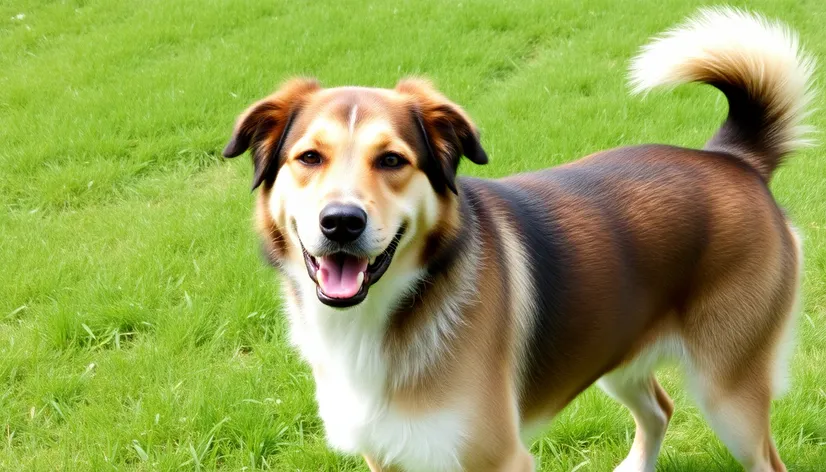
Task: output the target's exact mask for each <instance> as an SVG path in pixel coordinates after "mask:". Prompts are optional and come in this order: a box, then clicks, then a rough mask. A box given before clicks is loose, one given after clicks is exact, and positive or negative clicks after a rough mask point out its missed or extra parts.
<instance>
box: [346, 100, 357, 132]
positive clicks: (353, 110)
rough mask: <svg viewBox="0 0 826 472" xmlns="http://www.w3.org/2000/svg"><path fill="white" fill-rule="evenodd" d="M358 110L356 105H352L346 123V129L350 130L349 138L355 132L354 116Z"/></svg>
mask: <svg viewBox="0 0 826 472" xmlns="http://www.w3.org/2000/svg"><path fill="white" fill-rule="evenodd" d="M358 110H359V106H358V105H353V108H351V109H350V119H349V120H348V123H347V129H349V130H350V136H352V135H353V134H355V132H356V116H357V113H358Z"/></svg>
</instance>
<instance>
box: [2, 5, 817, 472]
mask: <svg viewBox="0 0 826 472" xmlns="http://www.w3.org/2000/svg"><path fill="white" fill-rule="evenodd" d="M14 3H15V4H14V5H10V4H9V3H8V2H5V3H2V4H0V70H1V71H2V73H0V204H2V207H3V208H2V211H0V427H1V428H2V431H0V470H35V471H39V470H44V471H45V470H77V471H86V470H136V471H138V470H215V469H222V470H240V469H242V468H246V470H252V469H269V470H276V471H288V470H305V471H319V470H325V471H327V470H347V471H355V470H359V471H364V470H366V467H365V466H364V465H363V464H362V462H361V460H360V459H359V458H351V457H343V456H340V455H337V454H335V453H332V452H330V451H328V449H327V448H326V447H325V444H324V440H323V437H322V425H321V423H320V421H319V420H318V418H317V416H316V410H315V408H316V407H315V403H314V400H313V384H312V380H311V377H310V376H309V374H308V370H307V368H306V367H305V366H304V365H303V364H302V363H301V361H300V360H299V359H298V357H297V355H296V354H295V353H294V352H293V351H292V350H291V349H290V348H289V347H288V345H287V342H286V340H285V321H284V319H283V317H282V315H281V313H280V310H279V306H278V299H277V290H276V288H277V277H276V275H275V274H274V273H273V271H272V270H270V269H268V268H267V267H265V264H264V263H263V262H262V261H261V260H260V259H259V257H258V247H257V241H256V239H255V236H254V235H253V232H252V229H251V214H252V210H251V206H252V205H251V204H252V201H253V196H252V195H250V193H249V191H248V188H249V181H250V175H251V166H250V164H249V162H248V159H247V158H242V159H236V160H234V161H223V160H222V159H221V158H220V157H219V156H220V150H221V148H222V145H223V144H224V142H225V140H226V139H227V137H228V133H229V131H230V129H231V127H232V124H233V121H234V119H235V116H236V115H237V114H238V113H239V112H240V111H241V110H242V109H243V108H244V107H245V106H246V105H247V104H248V103H250V102H251V101H253V100H255V99H257V98H259V97H261V96H263V95H265V94H267V93H269V92H270V91H271V90H272V89H273V88H274V87H275V86H276V85H277V84H278V83H279V82H281V81H282V80H283V79H285V78H286V77H289V76H292V75H297V74H302V75H312V76H317V77H319V78H320V79H321V80H322V82H323V83H325V84H327V85H343V84H360V85H370V86H387V87H390V86H392V85H394V83H395V82H396V80H397V79H398V78H400V77H402V76H406V75H411V74H415V75H418V74H423V75H427V76H429V77H431V78H432V79H434V80H435V82H436V83H437V84H438V85H439V86H440V88H441V89H442V90H444V91H445V92H446V93H447V94H448V95H449V96H450V97H452V98H454V99H455V100H457V101H458V102H460V103H462V104H463V105H465V106H466V108H467V109H468V111H469V112H470V113H471V114H472V116H474V117H475V119H476V121H477V122H478V124H479V125H480V127H481V129H482V130H483V135H484V138H483V141H484V144H485V145H486V148H487V150H488V151H489V154H490V155H491V157H492V160H493V162H492V164H491V165H489V166H486V167H477V168H472V167H471V166H470V165H468V164H465V165H464V166H463V168H462V172H464V173H466V174H474V175H479V176H500V175H504V174H507V173H510V172H514V171H519V170H528V169H536V168H540V167H546V166H550V165H554V164H558V163H562V162H565V161H568V160H571V159H574V158H576V157H578V156H581V155H583V154H586V153H589V152H592V151H595V150H599V149H603V148H607V147H613V146H617V145H623V144H634V143H640V142H666V143H673V144H680V145H687V146H700V145H702V143H703V142H704V141H705V140H706V139H707V138H708V137H710V136H711V134H712V132H713V131H714V129H715V128H716V126H717V124H718V123H720V121H721V120H722V117H723V114H724V111H725V104H724V102H723V100H722V99H721V97H720V96H719V95H717V94H715V93H714V91H713V90H710V89H709V88H703V87H692V86H689V87H684V88H680V89H678V90H676V91H674V92H673V93H662V94H654V95H651V96H649V97H648V98H647V99H645V100H641V99H639V98H636V97H629V96H628V94H627V88H626V85H625V79H624V71H625V68H626V65H627V62H628V59H629V58H630V56H631V55H632V54H633V53H634V52H635V51H636V49H637V48H638V47H639V46H640V45H641V44H642V43H643V42H644V41H645V40H646V38H647V37H649V36H650V35H651V34H653V33H655V32H658V31H660V30H662V29H664V28H665V27H667V26H670V25H672V24H674V23H675V22H677V21H679V20H680V19H682V18H683V17H684V16H685V15H687V14H689V13H691V12H693V11H694V9H695V8H696V6H697V5H696V4H692V2H689V1H686V0H664V1H655V0H638V1H634V2H614V1H609V0H597V1H594V2H588V4H587V5H585V6H583V5H581V2H578V1H573V0H565V1H557V2H549V1H547V0H543V1H525V2H509V4H508V5H505V4H503V2H499V1H488V2H480V3H476V2H469V1H467V0H452V1H450V2H443V1H441V0H433V1H422V2H411V1H400V2H393V3H386V4H379V3H378V2H376V3H375V4H373V5H372V6H371V5H370V3H371V2H367V1H363V0H354V1H349V0H348V1H345V2H327V4H326V5H325V4H322V3H319V2H292V1H290V2H288V1H283V2H275V1H272V0H268V1H258V2H255V1H250V0H241V1H230V0H208V1H203V2H195V1H191V2H184V1H181V0H147V1H144V2H120V1H114V0H74V1H72V0H63V1H51V2H49V1H32V0H17V1H16V2H14ZM749 5H750V6H751V7H753V8H755V9H757V10H760V11H763V12H765V13H767V14H769V15H772V16H778V17H780V18H783V19H784V20H786V21H787V22H789V23H790V24H792V25H794V27H795V28H796V29H798V30H799V31H800V32H801V35H802V37H803V40H804V43H805V44H806V45H807V46H808V48H809V50H810V51H812V52H813V53H814V54H815V55H816V56H818V57H819V58H821V62H826V61H824V60H823V58H824V56H825V55H826V30H824V29H823V24H824V23H825V22H826V6H824V5H823V4H822V2H821V1H820V0H773V1H770V0H761V1H753V2H749ZM20 13H22V14H24V15H25V17H23V18H22V19H16V18H15V19H13V18H12V17H16V16H17V15H18V14H20ZM824 71H826V69H822V71H821V73H820V75H819V82H820V83H821V84H822V83H824V82H826V81H824V80H823V79H824V78H826V75H823V74H826V72H824ZM818 105H820V104H818ZM820 108H823V106H822V105H820ZM811 122H812V123H813V124H814V125H816V126H817V127H819V128H820V129H826V117H825V116H824V114H823V113H822V112H818V113H815V114H814V115H813V116H812V119H811ZM821 154H822V150H821V149H810V150H807V151H805V152H802V153H800V154H799V155H797V156H795V157H794V158H793V159H792V160H791V161H790V162H789V163H788V165H787V166H786V167H784V168H783V169H782V170H781V171H780V172H778V173H777V175H776V178H775V180H774V182H773V185H772V186H773V190H774V192H775V195H776V196H777V198H778V200H779V201H780V202H781V203H782V205H783V206H784V207H786V208H787V209H788V211H789V213H790V215H791V217H792V219H793V220H794V221H795V222H796V223H797V225H798V226H799V227H800V228H801V229H802V231H803V233H804V235H805V248H806V281H805V286H804V293H805V304H804V310H803V313H802V315H801V320H800V324H799V325H800V330H799V343H798V348H797V350H796V354H795V356H794V359H793V364H792V374H793V389H792V390H791V392H790V393H789V394H788V395H786V396H785V397H783V398H782V399H780V400H778V401H777V402H776V403H775V405H774V409H773V416H772V420H773V429H774V433H775V437H776V440H777V442H778V444H779V448H780V452H781V455H782V456H783V458H784V459H785V461H786V463H787V464H788V466H789V468H790V470H793V471H821V470H826V387H824V385H826V218H824V215H826V159H824V158H823V157H822V156H821ZM662 378H663V381H664V384H665V385H666V387H667V389H668V390H669V391H670V392H671V393H672V394H673V396H674V397H675V400H676V401H677V410H676V414H675V416H674V420H673V422H672V425H671V428H670V430H669V433H668V436H667V438H666V442H665V446H664V450H663V453H662V456H661V460H660V464H659V470H661V471H684V470H688V471H724V470H736V465H735V463H734V461H733V459H732V458H731V456H730V455H729V453H728V452H726V450H725V448H724V447H723V446H722V445H721V443H720V442H719V441H718V440H717V439H716V438H715V437H714V435H713V434H712V432H711V431H710V429H709V428H708V427H707V426H706V424H705V423H704V422H703V420H702V418H701V417H700V415H699V413H698V411H697V409H696V408H694V407H693V406H692V405H691V403H690V401H688V400H687V399H686V397H685V395H684V393H683V390H682V388H681V377H680V375H679V374H678V373H676V372H674V371H666V372H665V373H664V374H663V376H662ZM632 436H633V422H632V420H631V417H630V415H629V414H628V413H627V412H626V411H625V410H624V409H622V407H620V406H618V405H616V404H615V403H613V402H612V401H611V400H609V399H607V398H606V397H605V396H604V395H603V394H602V393H600V392H599V391H597V390H594V389H591V390H589V391H587V392H586V393H585V394H584V395H583V396H581V397H580V398H579V399H577V400H576V401H575V402H574V403H573V404H572V405H571V406H570V407H569V408H568V409H567V410H565V412H564V414H562V415H561V417H560V418H559V419H558V420H557V421H556V422H555V424H554V425H553V426H552V427H551V428H549V430H548V432H547V434H546V435H545V436H544V437H542V438H541V439H539V440H538V441H537V442H536V443H535V444H534V445H533V449H532V450H533V452H534V453H535V454H536V455H537V456H538V457H540V458H541V463H542V465H541V470H543V471H567V470H571V469H574V468H578V470H581V471H605V470H610V468H611V467H612V466H613V465H614V464H616V463H618V462H619V460H620V459H621V458H622V457H623V456H624V455H625V453H626V451H627V449H628V447H629V446H630V442H631V438H632Z"/></svg>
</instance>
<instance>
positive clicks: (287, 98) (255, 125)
mask: <svg viewBox="0 0 826 472" xmlns="http://www.w3.org/2000/svg"><path fill="white" fill-rule="evenodd" d="M320 88H321V87H320V86H319V84H318V82H316V81H315V80H311V79H293V80H291V81H289V82H287V83H285V84H284V85H283V86H281V88H280V89H278V91H276V92H275V93H274V94H272V95H270V96H269V97H267V98H265V99H263V100H259V101H258V102H255V103H254V104H252V105H251V106H250V107H249V108H247V110H246V111H245V112H244V113H242V114H241V116H239V117H238V121H237V122H236V124H235V130H234V131H233V132H232V137H231V138H230V140H229V143H227V145H226V147H225V148H224V152H223V154H224V157H236V156H240V155H241V154H243V153H244V151H246V150H247V149H251V150H252V162H253V166H254V168H255V169H254V171H253V178H252V189H253V190H255V189H256V188H258V186H259V185H261V183H262V182H264V181H269V182H273V181H275V176H276V174H277V173H278V169H279V168H280V167H281V162H280V160H281V148H282V147H283V146H284V140H285V138H286V137H287V133H288V132H289V131H290V124H292V122H293V120H294V119H295V117H296V115H297V114H298V112H299V111H300V110H301V107H302V106H303V105H304V103H305V102H306V101H307V99H308V98H309V96H310V95H312V94H313V93H314V92H316V91H317V90H319V89H320Z"/></svg>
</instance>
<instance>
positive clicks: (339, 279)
mask: <svg viewBox="0 0 826 472" xmlns="http://www.w3.org/2000/svg"><path fill="white" fill-rule="evenodd" d="M404 230H405V227H404V226H402V227H401V228H400V229H399V231H398V232H397V233H396V236H395V237H393V240H392V241H390V244H389V245H388V246H387V249H385V250H384V252H382V253H381V254H379V255H378V256H376V257H374V258H367V257H362V256H355V255H352V254H349V253H346V252H335V253H332V254H328V255H325V256H319V257H315V256H313V255H311V254H310V253H309V252H307V250H306V249H304V245H303V244H302V246H301V250H302V251H304V263H305V264H306V265H307V273H308V274H309V275H310V278H311V279H313V281H314V282H315V283H316V294H317V295H318V299H319V300H320V301H321V302H322V303H324V304H325V305H329V306H333V307H337V308H347V307H351V306H355V305H358V304H359V303H361V302H362V301H363V300H364V299H365V297H367V290H368V289H369V288H370V286H371V285H373V284H374V283H376V282H378V281H379V279H380V278H381V276H382V275H384V273H385V272H387V268H388V267H390V262H391V261H392V260H393V255H394V254H395V253H396V248H397V247H398V245H399V240H400V239H401V238H402V235H403V234H404Z"/></svg>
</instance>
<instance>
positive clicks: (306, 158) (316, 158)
mask: <svg viewBox="0 0 826 472" xmlns="http://www.w3.org/2000/svg"><path fill="white" fill-rule="evenodd" d="M298 160H299V161H301V163H302V164H304V165H308V166H317V165H319V164H321V154H319V153H317V152H315V151H307V152H305V153H304V154H302V155H300V156H298Z"/></svg>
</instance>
